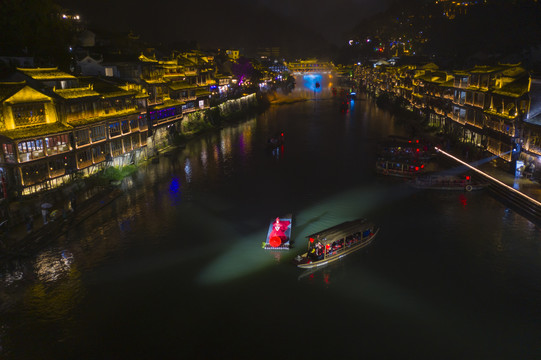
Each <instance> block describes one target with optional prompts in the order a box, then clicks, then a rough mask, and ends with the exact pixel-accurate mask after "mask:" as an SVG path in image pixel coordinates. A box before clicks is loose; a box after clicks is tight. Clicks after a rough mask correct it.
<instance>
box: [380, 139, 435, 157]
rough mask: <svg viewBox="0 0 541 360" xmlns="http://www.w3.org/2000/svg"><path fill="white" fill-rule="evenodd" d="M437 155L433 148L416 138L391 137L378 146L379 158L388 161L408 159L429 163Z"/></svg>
mask: <svg viewBox="0 0 541 360" xmlns="http://www.w3.org/2000/svg"><path fill="white" fill-rule="evenodd" d="M436 155H437V152H436V150H435V149H434V147H433V146H431V145H429V144H428V143H427V142H425V141H423V140H421V139H416V138H407V137H403V136H398V135H389V138H388V140H386V141H382V142H380V143H379V145H378V156H379V157H381V158H386V159H390V158H408V159H412V160H417V161H421V162H428V161H430V160H433V159H434V158H435V157H436Z"/></svg>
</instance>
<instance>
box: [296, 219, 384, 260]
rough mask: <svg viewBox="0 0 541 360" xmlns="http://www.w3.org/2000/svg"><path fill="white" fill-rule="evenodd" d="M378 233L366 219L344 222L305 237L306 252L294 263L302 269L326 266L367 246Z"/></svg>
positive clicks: (377, 229) (376, 228) (375, 227)
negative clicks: (306, 243) (306, 239)
mask: <svg viewBox="0 0 541 360" xmlns="http://www.w3.org/2000/svg"><path fill="white" fill-rule="evenodd" d="M378 232H379V227H377V226H375V225H374V224H373V223H371V222H369V221H368V220H366V219H357V220H352V221H346V222H344V223H341V224H339V225H336V226H333V227H331V228H328V229H325V230H322V231H319V232H317V233H314V234H312V235H309V236H307V238H308V251H307V252H306V253H304V254H302V255H298V256H297V257H295V260H294V261H295V263H296V264H297V266H298V267H300V268H303V269H311V268H316V267H318V266H323V265H327V264H329V263H332V262H333V261H336V260H339V259H341V258H343V257H344V256H346V255H348V254H351V253H352V252H354V251H357V250H359V249H362V248H363V247H365V246H367V245H369V244H370V243H371V242H372V240H374V238H375V237H376V235H377V234H378Z"/></svg>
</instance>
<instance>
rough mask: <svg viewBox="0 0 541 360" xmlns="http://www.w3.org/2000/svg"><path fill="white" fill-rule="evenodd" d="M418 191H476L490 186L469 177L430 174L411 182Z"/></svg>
mask: <svg viewBox="0 0 541 360" xmlns="http://www.w3.org/2000/svg"><path fill="white" fill-rule="evenodd" d="M409 185H410V186H412V187H414V188H416V189H427V190H445V191H475V190H482V189H485V188H487V187H488V186H489V183H488V182H479V181H475V180H473V179H472V178H471V176H469V175H462V176H457V175H439V174H430V175H425V176H419V177H416V178H415V179H412V180H410V181H409Z"/></svg>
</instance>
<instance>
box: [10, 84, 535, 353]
mask: <svg viewBox="0 0 541 360" xmlns="http://www.w3.org/2000/svg"><path fill="white" fill-rule="evenodd" d="M321 81H322V84H323V87H322V88H321V89H322V91H321V92H318V93H312V92H311V91H310V90H306V89H302V86H303V85H304V84H303V83H302V82H300V81H299V82H298V84H299V86H300V89H299V90H296V91H297V92H299V93H304V94H305V95H307V96H310V97H311V100H309V101H305V102H298V103H294V104H289V105H280V106H273V107H271V108H270V109H269V110H268V111H267V112H266V113H265V114H262V115H260V116H257V117H253V118H250V119H247V120H246V121H244V122H241V123H239V124H236V125H232V126H229V127H226V128H224V129H222V130H220V131H216V132H213V133H211V134H207V135H205V136H202V137H199V138H197V139H195V140H192V141H191V142H190V143H188V145H187V147H186V148H185V149H184V150H180V151H178V152H173V153H170V154H169V156H162V157H161V158H160V162H159V163H158V164H149V165H148V166H146V167H144V168H142V169H141V171H139V172H138V173H137V174H136V176H135V177H134V178H133V180H132V181H131V182H127V183H126V184H124V188H125V190H126V194H125V195H123V196H122V197H121V198H119V199H118V200H116V201H115V202H114V203H113V204H112V205H110V206H108V207H106V208H105V209H104V210H103V211H102V212H100V213H99V214H97V215H95V216H93V217H92V218H90V219H88V220H87V221H86V222H84V223H83V224H82V225H81V226H80V227H79V228H78V229H76V230H75V231H73V232H71V233H70V234H68V235H67V236H66V237H63V238H61V239H59V240H58V242H57V243H55V244H54V245H53V246H51V247H50V248H48V249H46V250H44V251H43V252H41V253H40V254H38V255H37V256H36V257H35V258H32V259H28V260H25V261H20V262H16V263H10V264H4V265H3V267H2V269H1V273H0V358H1V359H6V360H11V359H55V360H59V359H275V358H280V359H311V358H326V359H541V232H540V229H539V228H537V227H536V226H535V225H534V224H532V223H531V222H529V221H528V220H527V219H525V218H523V217H522V216H520V215H519V214H517V213H516V212H514V211H513V210H512V209H509V208H507V207H506V206H505V205H503V204H501V203H500V202H499V201H498V200H497V199H495V198H493V197H492V195H491V194H490V193H489V192H483V191H482V192H469V193H462V192H436V191H432V192H429V191H424V192H423V191H418V190H415V191H414V190H412V189H410V188H408V187H407V186H406V185H405V184H403V183H402V182H401V181H400V180H396V179H387V178H383V177H380V176H377V175H375V174H374V162H375V150H376V149H375V146H376V144H377V142H378V141H379V140H380V139H382V138H385V137H386V136H387V135H389V134H397V135H407V134H408V132H407V128H405V127H403V126H402V125H401V123H400V121H399V120H398V119H396V118H394V117H393V116H391V115H390V114H389V113H388V112H386V111H384V110H381V109H378V108H377V107H376V106H375V105H374V103H373V101H372V100H370V99H367V98H366V97H361V98H360V99H358V100H357V101H355V102H354V103H352V105H351V110H350V111H349V112H348V113H341V112H340V111H339V105H340V104H339V101H338V100H337V99H336V98H333V97H332V95H331V94H330V92H329V91H328V86H329V84H328V82H327V80H326V79H323V80H321ZM306 86H308V87H309V88H310V86H311V85H310V83H309V82H308V83H307V84H306ZM277 131H281V132H283V133H284V135H285V139H286V141H285V144H284V145H283V146H282V148H280V149H279V151H278V152H275V153H272V152H269V151H268V150H267V149H266V143H267V139H268V138H269V137H270V136H271V135H272V134H274V133H276V132H277ZM287 213H292V214H294V225H293V231H292V238H293V241H294V248H293V249H291V250H289V251H268V250H264V249H262V248H261V243H262V242H263V241H265V236H266V234H267V229H268V226H269V222H270V221H271V219H273V218H276V217H277V216H281V215H285V214H287ZM359 217H366V218H369V219H371V220H373V221H374V222H376V223H377V224H379V225H380V227H381V230H380V232H379V234H378V236H377V238H376V240H375V241H374V243H372V244H371V245H370V246H369V247H367V248H365V249H363V250H361V251H359V252H357V253H354V254H352V255H349V256H347V257H345V258H343V259H342V260H341V261H340V262H338V263H336V264H331V265H329V266H327V267H324V268H322V269H319V270H318V271H315V272H312V273H310V272H306V271H303V270H301V269H299V268H297V267H295V266H294V265H293V264H292V263H291V261H292V259H293V258H294V257H295V256H296V255H297V254H300V253H302V252H303V250H304V249H305V247H306V238H305V237H306V236H307V235H309V234H310V233H313V232H316V231H318V230H322V229H324V228H326V227H330V226H332V225H335V224H337V223H340V222H343V221H346V220H353V219H356V218H359Z"/></svg>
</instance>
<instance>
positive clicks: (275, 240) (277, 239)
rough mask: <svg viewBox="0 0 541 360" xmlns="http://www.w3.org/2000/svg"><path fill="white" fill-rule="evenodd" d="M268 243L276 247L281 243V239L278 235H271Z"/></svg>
mask: <svg viewBox="0 0 541 360" xmlns="http://www.w3.org/2000/svg"><path fill="white" fill-rule="evenodd" d="M269 244H270V246H272V247H278V246H280V245H282V239H280V237H278V236H271V237H270V239H269Z"/></svg>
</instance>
